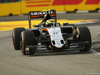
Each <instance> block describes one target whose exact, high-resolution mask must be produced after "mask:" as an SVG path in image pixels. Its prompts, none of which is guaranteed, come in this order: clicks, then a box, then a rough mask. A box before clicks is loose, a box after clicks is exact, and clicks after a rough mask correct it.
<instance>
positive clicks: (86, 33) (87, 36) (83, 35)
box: [79, 27, 91, 52]
mask: <svg viewBox="0 0 100 75" xmlns="http://www.w3.org/2000/svg"><path fill="white" fill-rule="evenodd" d="M79 32H80V35H79V41H80V42H88V44H86V45H85V48H84V49H83V50H80V52H87V51H89V50H90V48H91V33H90V30H89V29H88V28H87V27H79Z"/></svg>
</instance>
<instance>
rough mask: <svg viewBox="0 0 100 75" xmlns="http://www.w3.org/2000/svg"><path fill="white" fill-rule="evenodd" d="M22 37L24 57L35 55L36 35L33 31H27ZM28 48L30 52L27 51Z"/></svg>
mask: <svg viewBox="0 0 100 75" xmlns="http://www.w3.org/2000/svg"><path fill="white" fill-rule="evenodd" d="M21 37H22V49H21V51H22V53H23V54H24V55H27V54H30V55H32V54H34V53H35V49H34V48H33V46H34V45H35V44H36V40H35V36H34V33H33V32H32V31H28V30H26V31H23V32H22V34H21ZM30 46H32V47H30ZM27 47H28V48H29V50H26V48H27Z"/></svg>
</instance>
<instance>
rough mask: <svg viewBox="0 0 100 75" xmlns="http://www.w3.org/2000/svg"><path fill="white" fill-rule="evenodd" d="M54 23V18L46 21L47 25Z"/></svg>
mask: <svg viewBox="0 0 100 75" xmlns="http://www.w3.org/2000/svg"><path fill="white" fill-rule="evenodd" d="M54 23H55V21H54V19H49V20H47V21H46V25H45V26H53V24H54Z"/></svg>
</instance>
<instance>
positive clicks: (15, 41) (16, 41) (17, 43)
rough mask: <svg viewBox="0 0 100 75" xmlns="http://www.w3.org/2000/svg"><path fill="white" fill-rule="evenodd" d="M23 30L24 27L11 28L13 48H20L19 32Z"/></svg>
mask: <svg viewBox="0 0 100 75" xmlns="http://www.w3.org/2000/svg"><path fill="white" fill-rule="evenodd" d="M24 30H25V28H14V29H13V30H12V40H13V46H14V48H15V50H20V40H21V32H22V31H24Z"/></svg>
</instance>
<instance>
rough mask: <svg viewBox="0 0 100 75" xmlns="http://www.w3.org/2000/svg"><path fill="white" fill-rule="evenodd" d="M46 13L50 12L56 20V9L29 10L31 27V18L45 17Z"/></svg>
mask: <svg viewBox="0 0 100 75" xmlns="http://www.w3.org/2000/svg"><path fill="white" fill-rule="evenodd" d="M46 14H50V16H51V17H52V18H54V19H55V22H56V10H49V11H31V12H29V28H31V19H34V18H44V16H45V15H46Z"/></svg>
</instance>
